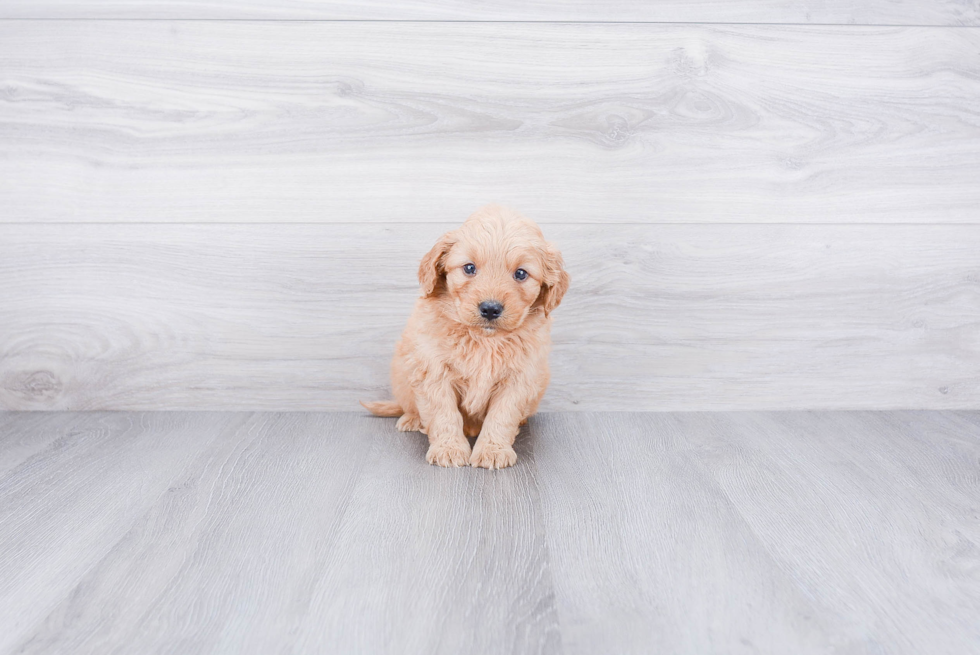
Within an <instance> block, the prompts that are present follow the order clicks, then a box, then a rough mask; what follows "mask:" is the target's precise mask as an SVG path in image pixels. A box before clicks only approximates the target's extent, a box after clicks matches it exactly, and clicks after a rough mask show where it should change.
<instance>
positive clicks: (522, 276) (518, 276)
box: [514, 268, 527, 282]
mask: <svg viewBox="0 0 980 655" xmlns="http://www.w3.org/2000/svg"><path fill="white" fill-rule="evenodd" d="M514 279H515V280H517V281H518V282H523V281H524V280H526V279H527V271H525V270H524V269H523V268H519V269H517V270H516V271H514Z"/></svg>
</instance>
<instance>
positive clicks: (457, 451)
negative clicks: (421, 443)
mask: <svg viewBox="0 0 980 655" xmlns="http://www.w3.org/2000/svg"><path fill="white" fill-rule="evenodd" d="M469 459H470V444H469V443H467V441H466V440H465V439H462V440H460V441H443V442H441V443H434V444H432V445H430V446H429V452H427V453H426V454H425V461H427V462H428V463H429V464H438V465H439V466H445V467H450V466H466V465H467V463H469Z"/></svg>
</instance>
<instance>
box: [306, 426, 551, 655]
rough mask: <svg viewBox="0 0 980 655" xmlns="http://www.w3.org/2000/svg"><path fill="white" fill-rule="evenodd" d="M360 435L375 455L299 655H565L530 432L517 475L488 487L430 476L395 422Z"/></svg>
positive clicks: (481, 479)
mask: <svg viewBox="0 0 980 655" xmlns="http://www.w3.org/2000/svg"><path fill="white" fill-rule="evenodd" d="M358 427H359V429H358V433H359V434H357V435H356V436H355V438H359V439H364V440H369V441H370V442H371V443H372V444H373V450H372V452H371V455H370V456H369V457H368V458H367V461H366V463H365V464H364V467H363V473H362V475H361V477H360V479H359V481H358V484H357V487H356V489H355V491H354V495H353V497H352V499H351V502H350V505H349V506H348V508H347V511H346V513H345V515H344V522H343V524H342V525H340V527H339V535H338V537H337V539H336V546H335V549H334V551H333V552H332V553H331V556H330V559H329V562H328V563H327V564H326V565H325V566H324V569H323V574H322V578H321V580H320V583H319V585H318V586H317V589H316V591H315V592H314V594H313V596H312V599H311V601H310V608H309V614H308V619H307V620H306V621H305V622H304V625H303V627H302V629H301V630H300V631H299V633H298V635H297V637H296V642H295V643H296V646H295V651H296V652H303V653H325V652H340V651H343V652H356V653H384V652H398V653H405V654H418V655H428V654H430V653H431V654H441V653H445V654H446V655H455V654H457V653H500V654H501V655H503V654H505V653H542V654H543V653H560V652H561V636H560V633H559V626H558V617H557V615H556V613H555V598H554V587H553V585H552V581H551V571H550V569H549V560H548V553H547V548H546V546H545V538H544V534H543V532H542V530H541V524H542V517H541V511H540V499H539V497H538V489H537V486H536V482H535V464H534V454H533V445H532V440H531V439H529V438H527V430H524V436H522V437H519V440H518V442H517V444H515V447H516V450H517V453H518V457H519V458H520V459H519V461H518V463H517V465H516V466H515V467H514V468H510V469H506V470H504V471H500V472H499V474H497V475H493V474H492V475H485V474H483V472H482V471H479V470H476V469H473V468H462V469H453V470H446V469H441V468H438V467H434V466H429V465H428V464H426V462H425V452H426V449H427V447H428V442H427V440H426V438H425V437H424V436H423V435H421V434H419V433H417V432H412V433H400V432H397V431H396V430H395V427H394V421H389V420H382V419H377V418H374V417H362V422H359V423H358ZM338 644H344V647H343V648H338Z"/></svg>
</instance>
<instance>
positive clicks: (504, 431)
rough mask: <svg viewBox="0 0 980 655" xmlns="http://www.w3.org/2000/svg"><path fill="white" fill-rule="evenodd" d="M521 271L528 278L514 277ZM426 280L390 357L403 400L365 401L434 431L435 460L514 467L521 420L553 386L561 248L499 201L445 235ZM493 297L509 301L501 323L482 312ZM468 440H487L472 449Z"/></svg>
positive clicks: (403, 423)
mask: <svg viewBox="0 0 980 655" xmlns="http://www.w3.org/2000/svg"><path fill="white" fill-rule="evenodd" d="M468 263H472V264H474V265H475V266H476V273H475V274H474V275H472V276H470V275H467V274H466V273H465V272H464V271H463V266H464V265H466V264H468ZM519 268H522V269H524V270H525V271H527V273H528V276H527V279H525V280H523V281H519V280H517V279H515V276H514V273H515V271H516V270H517V269H519ZM419 282H420V283H421V287H422V295H421V297H420V298H419V299H418V300H417V301H416V303H415V309H414V311H413V312H412V315H411V317H410V318H409V319H408V325H406V326H405V330H404V332H403V333H402V337H401V340H400V341H399V342H398V344H397V345H396V346H395V357H394V359H393V360H392V362H391V384H392V388H393V391H394V395H395V400H394V401H382V402H374V403H362V404H363V405H364V406H365V407H366V408H368V409H369V410H370V411H371V412H373V413H374V414H377V415H379V416H400V417H401V418H399V419H398V424H397V427H398V429H399V430H402V431H409V430H419V431H421V432H423V433H425V434H427V435H428V437H429V451H428V454H427V455H426V459H427V460H428V461H429V463H430V464H438V465H440V466H465V465H466V464H470V465H472V466H482V467H484V468H490V469H494V468H504V467H507V466H512V465H513V464H515V463H516V462H517V454H516V453H515V452H514V448H513V444H514V438H515V437H516V436H517V432H518V429H519V426H520V425H523V424H524V423H526V422H527V417H528V416H530V415H531V414H533V413H534V412H535V411H536V410H537V407H538V403H540V402H541V397H542V396H543V395H544V392H545V389H546V388H547V386H548V380H549V372H548V351H549V350H550V347H551V321H552V318H551V312H552V310H554V309H555V308H556V307H557V306H558V304H559V303H560V302H561V299H562V296H563V295H564V294H565V291H566V290H567V289H568V284H569V276H568V273H566V272H565V270H564V268H563V262H562V257H561V253H559V252H558V250H557V249H556V248H555V247H554V246H552V245H551V244H549V243H547V242H546V241H545V240H544V237H543V235H542V234H541V230H540V229H539V228H538V226H537V225H535V224H534V223H533V222H532V221H530V220H528V219H526V218H524V217H523V216H521V215H519V214H518V213H516V212H514V211H511V210H508V209H505V208H503V207H499V206H496V205H490V206H487V207H484V208H482V209H480V210H478V211H477V212H476V213H474V214H473V215H472V216H470V217H469V219H467V221H466V222H465V223H464V224H463V226H462V227H460V228H459V229H457V230H453V231H452V232H448V233H446V234H444V235H443V236H442V238H440V239H439V241H438V242H437V243H436V245H435V246H433V248H432V250H430V251H429V253H428V254H427V255H425V257H423V258H422V263H421V265H420V266H419ZM487 300H496V301H497V302H499V303H501V304H502V305H503V306H504V311H503V313H502V314H501V316H500V317H499V318H498V319H496V320H495V321H488V320H486V319H484V318H483V317H482V316H481V315H480V311H479V305H480V303H481V302H484V301H487ZM466 437H478V439H477V441H476V446H475V447H474V448H473V449H472V452H471V450H470V444H469V441H467V439H466Z"/></svg>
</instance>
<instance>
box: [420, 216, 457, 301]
mask: <svg viewBox="0 0 980 655" xmlns="http://www.w3.org/2000/svg"><path fill="white" fill-rule="evenodd" d="M455 244H456V233H455V232H446V233H445V234H443V235H442V236H441V237H439V240H438V241H436V245H434V246H432V250H430V251H429V252H428V253H426V255H425V257H423V258H422V263H421V264H419V284H420V285H421V286H422V297H423V298H428V297H430V296H433V295H435V293H436V289H437V287H438V286H439V283H440V282H441V281H442V280H443V279H444V278H445V276H446V269H445V268H444V264H445V259H446V255H447V254H448V253H449V250H450V248H452V247H453V246H454V245H455Z"/></svg>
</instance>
